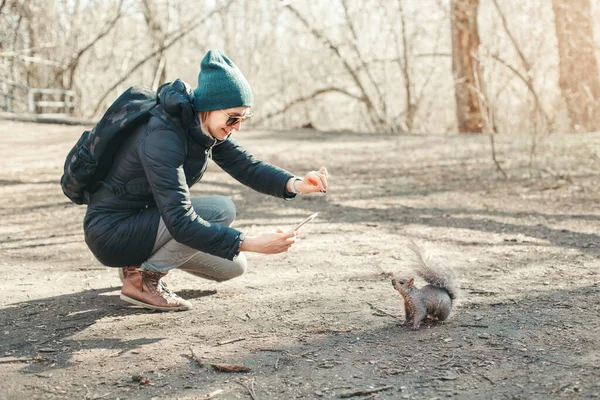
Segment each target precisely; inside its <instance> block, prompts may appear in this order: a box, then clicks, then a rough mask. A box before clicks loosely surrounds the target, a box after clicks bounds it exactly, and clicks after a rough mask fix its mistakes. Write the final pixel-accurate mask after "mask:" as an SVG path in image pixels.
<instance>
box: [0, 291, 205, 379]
mask: <svg viewBox="0 0 600 400" xmlns="http://www.w3.org/2000/svg"><path fill="white" fill-rule="evenodd" d="M215 293H216V291H215V290H186V291H183V292H181V294H182V295H183V296H185V298H188V299H189V298H199V297H205V296H210V295H213V294H215ZM155 312H156V311H152V310H147V309H143V308H137V307H131V306H130V305H128V304H127V303H125V302H123V301H121V300H120V299H119V289H118V288H116V287H109V288H103V289H91V290H85V291H82V292H78V293H70V294H65V295H60V296H55V297H48V298H43V299H37V300H30V301H24V302H20V303H15V304H9V305H7V306H5V307H3V308H2V309H0V363H23V365H24V366H25V367H24V369H23V372H26V373H33V372H35V373H39V372H41V371H44V370H46V369H54V368H64V367H68V366H71V365H73V360H72V355H73V353H74V352H77V351H81V350H87V349H106V350H111V351H114V352H115V354H122V353H125V352H127V351H130V350H133V349H135V348H138V347H139V346H141V345H144V344H150V343H155V342H158V341H160V340H162V339H163V338H162V337H153V338H141V339H132V340H127V338H126V337H123V338H114V337H109V338H102V337H96V338H91V339H90V338H86V339H74V338H73V336H74V335H77V334H78V333H79V332H82V331H84V330H85V329H87V328H89V327H91V326H93V325H95V324H96V323H98V322H99V321H100V320H110V319H120V318H125V319H126V318H127V317H128V316H135V315H138V314H149V313H155ZM110 336H113V335H110Z"/></svg>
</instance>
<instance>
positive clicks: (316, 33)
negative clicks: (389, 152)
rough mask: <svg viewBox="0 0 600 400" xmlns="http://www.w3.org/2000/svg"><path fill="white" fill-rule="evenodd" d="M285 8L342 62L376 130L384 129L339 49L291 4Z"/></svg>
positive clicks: (379, 117) (355, 75)
mask: <svg viewBox="0 0 600 400" xmlns="http://www.w3.org/2000/svg"><path fill="white" fill-rule="evenodd" d="M285 7H286V8H287V9H289V10H290V11H291V12H292V13H293V14H294V16H296V18H298V19H299V20H300V22H302V24H303V25H304V26H305V27H306V28H307V29H308V30H309V31H310V32H311V33H312V34H313V35H314V36H315V37H316V38H317V39H318V40H320V41H321V42H323V43H324V44H325V45H327V46H328V47H329V48H330V49H331V50H332V51H333V52H334V53H335V54H336V56H337V57H338V58H339V59H340V61H341V62H342V64H343V66H344V69H345V70H346V71H347V72H348V74H349V75H350V77H351V78H352V80H353V81H354V84H355V85H356V86H357V87H358V89H359V90H360V92H361V93H362V99H363V102H364V103H365V105H366V106H367V110H368V112H369V115H370V117H371V120H372V122H373V123H374V125H375V126H376V127H377V128H378V129H385V128H387V126H386V123H385V121H384V120H383V118H382V117H381V115H379V114H378V113H377V110H376V109H375V106H374V105H373V102H372V101H371V98H370V97H369V95H368V93H367V91H366V89H365V87H364V86H363V84H362V82H361V81H360V78H359V77H358V74H357V73H356V71H355V70H354V69H353V68H352V66H350V64H349V63H348V60H346V58H345V57H344V56H343V55H342V53H341V52H340V49H339V47H338V46H336V45H335V44H334V43H333V42H332V41H331V40H329V38H327V37H325V36H324V35H323V34H322V33H320V32H319V31H317V30H316V29H315V28H314V27H312V26H311V25H310V23H309V22H308V21H307V20H306V18H304V17H303V16H302V15H301V14H300V13H299V12H298V11H297V10H296V9H295V8H294V7H292V6H291V4H289V3H288V4H286V5H285Z"/></svg>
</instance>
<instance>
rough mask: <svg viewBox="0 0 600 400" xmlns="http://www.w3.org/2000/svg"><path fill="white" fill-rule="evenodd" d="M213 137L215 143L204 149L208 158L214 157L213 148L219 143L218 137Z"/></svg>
mask: <svg viewBox="0 0 600 400" xmlns="http://www.w3.org/2000/svg"><path fill="white" fill-rule="evenodd" d="M213 139H214V142H213V144H211V145H210V147H209V148H208V149H206V150H205V151H204V154H206V155H207V156H208V158H212V149H213V147H215V145H216V144H217V139H216V138H213ZM208 158H207V159H206V162H208Z"/></svg>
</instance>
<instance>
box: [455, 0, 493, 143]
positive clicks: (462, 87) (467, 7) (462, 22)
mask: <svg viewBox="0 0 600 400" xmlns="http://www.w3.org/2000/svg"><path fill="white" fill-rule="evenodd" d="M478 8H479V0H452V2H451V14H452V24H451V30H452V72H453V75H454V80H455V92H454V93H455V98H456V119H457V121H458V131H459V132H462V133H481V132H484V130H485V119H484V116H483V115H484V112H485V111H484V110H482V108H481V107H482V102H481V101H479V99H478V96H479V97H481V96H482V95H483V93H485V92H484V91H483V82H482V71H481V65H480V63H479V56H478V53H479V44H480V40H479V30H478V26H477V12H478ZM478 91H479V93H478Z"/></svg>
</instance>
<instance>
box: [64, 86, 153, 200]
mask: <svg viewBox="0 0 600 400" xmlns="http://www.w3.org/2000/svg"><path fill="white" fill-rule="evenodd" d="M156 104H157V97H156V93H155V92H154V91H152V90H150V89H149V88H146V87H144V86H132V87H130V88H129V89H127V90H126V91H125V92H123V93H122V94H121V95H120V96H119V97H118V98H117V100H115V102H114V103H113V104H111V106H110V107H109V108H108V110H106V113H104V115H103V116H102V118H101V119H100V121H98V123H96V125H95V126H94V128H92V129H91V130H88V131H85V132H83V134H82V135H81V137H80V138H79V140H78V141H77V143H76V144H75V146H73V148H72V149H71V151H69V154H68V155H67V158H66V160H65V165H64V173H63V175H62V177H61V178H60V185H61V186H62V190H63V193H64V194H65V196H67V197H68V198H69V199H70V200H71V201H72V202H73V203H75V204H89V203H90V196H91V195H92V194H93V193H94V192H96V191H97V190H98V189H100V188H101V187H103V183H102V179H103V178H104V177H105V176H106V174H107V173H108V171H109V170H110V167H111V165H112V163H113V160H114V157H115V155H116V153H117V151H118V150H119V147H120V146H121V145H122V144H123V142H124V141H125V139H127V137H128V136H129V134H130V133H132V132H133V131H134V130H135V129H136V128H137V127H139V126H140V125H141V124H143V123H145V122H147V121H148V120H149V119H150V111H151V110H152V109H153V108H154V106H156ZM120 189H121V188H120ZM113 191H114V190H113ZM119 192H120V193H117V194H126V193H127V191H126V188H125V189H122V190H120V191H119Z"/></svg>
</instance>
